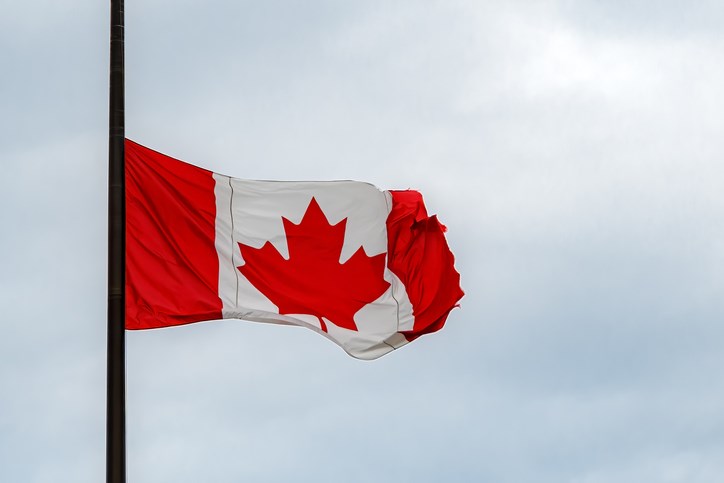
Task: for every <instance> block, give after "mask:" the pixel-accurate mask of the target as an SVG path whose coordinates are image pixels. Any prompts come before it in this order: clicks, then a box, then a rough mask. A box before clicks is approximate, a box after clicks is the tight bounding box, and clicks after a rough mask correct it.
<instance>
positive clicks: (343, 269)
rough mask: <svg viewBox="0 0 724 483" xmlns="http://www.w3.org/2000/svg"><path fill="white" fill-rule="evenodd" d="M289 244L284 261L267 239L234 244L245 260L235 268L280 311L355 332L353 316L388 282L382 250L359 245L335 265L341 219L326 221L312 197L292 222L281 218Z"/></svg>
mask: <svg viewBox="0 0 724 483" xmlns="http://www.w3.org/2000/svg"><path fill="white" fill-rule="evenodd" d="M282 223H283V224H284V233H285V234H286V237H287V246H288V247H289V260H286V259H285V258H284V257H283V256H282V255H281V254H280V253H279V251H278V250H277V249H276V248H275V247H274V245H272V244H271V243H270V242H268V241H267V242H266V243H265V244H264V246H262V247H261V248H254V247H250V246H248V245H244V244H243V243H239V249H240V250H241V255H242V257H243V258H244V261H245V262H246V263H245V264H244V265H242V266H240V267H237V268H238V269H239V271H240V272H241V273H242V274H243V275H244V276H245V277H246V278H247V279H248V280H249V281H250V282H251V283H252V285H254V287H256V288H257V289H258V290H259V291H260V292H261V293H263V294H264V295H265V296H266V297H267V298H268V299H269V300H271V301H272V303H273V304H274V305H276V306H277V307H278V308H279V313H280V314H309V315H313V316H316V317H317V318H318V319H319V322H320V325H321V327H322V330H324V331H325V332H326V331H327V326H326V325H325V323H324V321H323V320H322V317H325V318H326V319H327V320H329V321H331V322H332V323H334V324H335V325H337V326H339V327H344V328H345V329H350V330H357V325H356V324H355V323H354V314H356V313H357V312H358V311H359V310H360V309H361V308H362V307H364V306H365V305H367V304H369V303H371V302H374V301H375V300H377V298H379V296H380V295H382V294H383V293H384V292H385V290H387V288H388V287H389V286H390V284H389V283H388V282H387V281H385V279H384V278H383V273H384V270H385V254H384V253H381V254H379V255H375V256H373V257H368V256H367V254H366V253H365V251H364V248H362V247H359V249H357V251H356V252H355V253H354V255H352V257H351V258H350V259H349V260H347V261H346V262H345V263H339V257H340V255H341V253H342V244H343V242H344V233H345V228H346V226H347V218H345V219H343V220H342V221H340V222H339V223H337V224H336V225H330V223H329V221H328V220H327V217H326V216H325V215H324V212H323V211H322V209H321V208H320V207H319V204H318V203H317V200H315V199H314V198H312V200H311V201H310V202H309V206H308V207H307V211H306V213H304V217H303V218H302V221H301V222H299V224H298V225H296V224H294V223H292V222H291V221H289V220H288V219H286V218H284V217H282Z"/></svg>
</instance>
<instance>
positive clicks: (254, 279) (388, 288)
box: [125, 140, 463, 359]
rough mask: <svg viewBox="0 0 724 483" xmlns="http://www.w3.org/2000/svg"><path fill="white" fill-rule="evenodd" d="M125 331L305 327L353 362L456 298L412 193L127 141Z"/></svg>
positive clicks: (389, 345) (444, 311)
mask: <svg viewBox="0 0 724 483" xmlns="http://www.w3.org/2000/svg"><path fill="white" fill-rule="evenodd" d="M125 153H126V154H125V162H126V168H125V171H126V178H125V179H126V328H127V329H151V328H159V327H168V326H174V325H181V324H187V323H190V322H197V321H203V320H215V319H230V318H234V319H245V320H251V321H257V322H270V323H275V324H286V325H296V326H303V327H308V328H310V329H312V330H315V331H317V332H319V333H320V334H322V335H325V336H326V337H328V338H329V339H331V340H332V341H334V342H335V343H337V344H339V345H340V346H341V347H342V348H343V349H344V350H345V351H346V352H347V353H348V354H350V355H352V356H353V357H357V358H360V359H375V358H377V357H379V356H381V355H383V354H386V353H388V352H390V351H392V350H394V349H397V348H399V347H401V346H403V345H404V344H406V343H407V342H410V341H412V340H414V339H415V338H417V337H419V336H420V335H422V334H426V333H430V332H434V331H437V330H439V329H440V328H441V327H442V326H443V325H444V323H445V319H446V318H447V315H448V313H449V312H450V311H451V310H452V309H453V308H454V307H455V306H456V305H457V303H458V301H459V300H460V298H461V297H462V296H463V291H462V290H461V288H460V275H459V274H458V272H457V271H456V270H455V268H454V265H453V263H454V259H453V255H452V253H451V252H450V250H449V248H448V246H447V242H446V240H445V236H444V231H445V228H444V227H443V226H442V225H441V224H440V223H439V222H438V220H437V218H436V217H435V216H432V217H429V216H428V215H427V212H426V210H425V206H424V204H423V201H422V196H421V195H420V194H419V193H418V192H416V191H380V190H379V189H377V188H376V187H375V186H373V185H371V184H367V183H360V182H356V181H322V182H319V181H314V182H296V181H250V180H244V179H237V178H231V177H229V176H224V175H221V174H217V173H212V172H211V171H208V170H205V169H202V168H198V167H196V166H193V165H191V164H187V163H184V162H182V161H178V160H176V159H173V158H171V157H168V156H165V155H163V154H160V153H158V152H156V151H153V150H150V149H148V148H146V147H144V146H141V145H139V144H137V143H135V142H133V141H130V140H126V144H125Z"/></svg>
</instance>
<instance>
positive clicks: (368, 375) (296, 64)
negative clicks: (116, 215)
mask: <svg viewBox="0 0 724 483" xmlns="http://www.w3.org/2000/svg"><path fill="white" fill-rule="evenodd" d="M2 10H3V14H2V15H1V16H0V62H1V65H2V75H0V113H1V115H0V162H1V163H2V165H1V166H2V174H0V223H1V226H2V232H1V235H0V262H1V268H0V314H1V316H0V323H1V324H2V337H1V338H0V479H2V481H8V482H29V483H45V482H52V483H66V482H67V483H84V482H88V483H97V482H100V481H103V478H104V474H105V473H104V471H105V470H104V464H105V462H104V457H105V449H104V446H105V323H106V322H105V317H106V316H105V310H106V305H105V294H106V287H105V283H106V278H105V277H106V180H107V177H106V176H107V175H106V164H107V96H108V67H107V64H108V5H107V4H106V3H104V2H90V1H78V0H71V1H65V2H57V1H54V0H35V1H33V2H4V3H3V4H2ZM722 22H724V3H721V2H716V1H699V2H677V1H673V0H665V1H660V2H647V1H643V0H634V1H626V2H623V1H617V0H612V1H594V0H588V1H583V0H582V1H575V2H573V1H564V0H560V1H537V2H516V1H513V2H511V1H502V0H500V1H458V0H446V1H432V0H427V1H404V0H401V1H364V2H339V1H331V0H329V1H324V0H313V1H311V0H310V1H305V2H294V1H281V0H273V1H266V2H246V1H241V2H238V1H234V2H232V1H222V0H214V1H205V2H192V1H188V0H187V1H171V0H143V1H140V0H136V1H133V0H127V5H126V87H127V90H126V100H127V101H126V109H127V118H126V119H127V124H126V126H127V128H126V133H127V135H128V137H130V138H132V139H134V140H136V141H138V142H140V143H142V144H145V145H147V146H149V147H152V148H154V149H157V150H159V151H162V152H165V153H167V154H169V155H172V156H175V157H178V158H181V159H184V160H187V161H190V162H194V163H196V164H199V165H201V166H204V167H206V168H209V169H212V170H214V171H217V172H221V173H224V174H228V175H232V176H236V177H242V178H252V179H358V180H363V181H370V182H373V183H375V184H376V185H378V186H380V187H382V188H416V189H419V190H421V191H422V192H423V193H424V194H425V197H426V202H427V205H428V208H429V209H430V210H431V211H432V212H436V213H438V214H439V215H440V218H441V219H442V221H443V222H444V223H445V224H446V225H447V226H448V228H449V232H448V241H449V243H450V245H451V247H452V249H453V251H454V252H455V254H456V256H457V263H456V264H457V267H458V269H459V271H460V272H461V274H462V283H463V287H464V289H465V291H466V297H465V298H464V299H463V301H462V307H461V308H460V309H457V310H456V311H454V312H453V313H452V314H451V316H450V318H449V319H448V324H447V326H446V327H445V329H444V330H442V331H441V332H439V333H437V334H434V335H431V336H427V337H423V338H422V339H420V340H418V341H416V342H415V343H413V344H410V345H408V346H406V347H404V348H402V349H401V350H399V351H395V352H394V353H392V354H389V355H387V356H385V357H383V358H382V359H379V360H377V361H373V362H362V361H358V360H355V359H352V358H350V357H349V356H347V355H345V354H344V352H343V351H341V350H340V349H339V348H338V347H337V346H335V345H334V344H332V343H331V342H329V341H328V340H326V339H324V338H323V337H320V336H318V335H316V334H314V333H313V332H311V331H308V330H303V329H295V328H289V327H277V326H267V325H263V324H255V323H251V322H239V321H224V322H214V323H201V324H195V325H191V326H186V327H180V328H174V329H166V330H157V331H149V332H134V333H130V334H128V341H127V343H128V348H127V349H128V350H127V369H128V379H127V388H128V481H129V483H159V482H160V483H163V482H174V483H192V482H193V483H197V482H200V481H209V482H219V483H227V482H238V481H251V482H290V481H299V482H320V481H329V482H338V481H340V482H341V481H344V482H371V481H375V482H407V481H409V482H441V481H460V482H491V483H505V482H510V483H528V482H530V483H560V482H570V483H603V482H616V483H640V482H647V483H649V482H650V483H659V482H661V483H664V482H667V483H668V482H686V483H699V482H700V483H711V482H715V481H724V412H723V411H722V407H724V384H723V383H722V369H724V350H723V349H724V324H723V322H724V302H723V301H722V299H723V298H722V292H723V290H724V271H723V270H722V267H723V264H724V223H723V219H722V213H723V212H724V190H722V189H721V186H722V182H723V181H724V164H722V163H723V162H724V159H723V157H724V137H722V128H723V127H724V126H723V122H722V112H724V94H722V89H721V86H722V85H724V63H722V62H721V59H722V56H723V55H724V40H722V37H721V32H720V29H721V25H722Z"/></svg>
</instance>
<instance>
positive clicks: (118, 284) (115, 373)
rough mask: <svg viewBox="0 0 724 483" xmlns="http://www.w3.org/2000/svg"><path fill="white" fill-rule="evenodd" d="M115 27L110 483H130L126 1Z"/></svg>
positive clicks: (114, 1) (116, 12) (119, 1)
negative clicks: (127, 309) (125, 155)
mask: <svg viewBox="0 0 724 483" xmlns="http://www.w3.org/2000/svg"><path fill="white" fill-rule="evenodd" d="M110 26H111V29H110V30H111V32H110V37H111V38H110V40H111V52H110V96H109V100H110V102H109V126H108V127H109V130H108V366H107V370H108V373H107V380H106V383H107V396H106V397H107V399H106V483H126V361H125V356H126V353H125V351H126V348H125V335H126V334H125V241H126V240H125V225H126V213H125V211H126V210H125V160H124V141H125V125H124V124H125V115H124V104H125V103H124V97H125V96H124V71H123V38H124V36H123V28H124V26H123V0H111V25H110Z"/></svg>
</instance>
